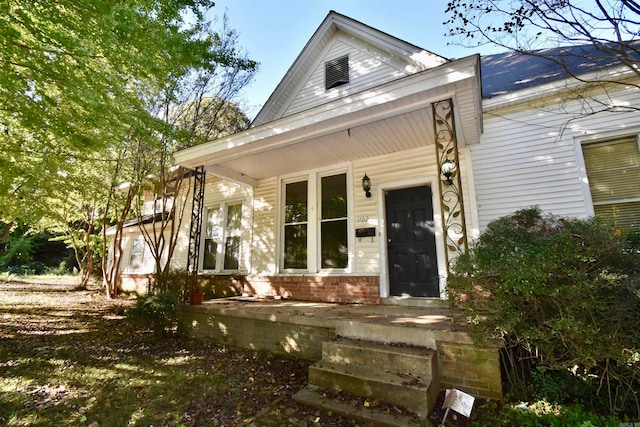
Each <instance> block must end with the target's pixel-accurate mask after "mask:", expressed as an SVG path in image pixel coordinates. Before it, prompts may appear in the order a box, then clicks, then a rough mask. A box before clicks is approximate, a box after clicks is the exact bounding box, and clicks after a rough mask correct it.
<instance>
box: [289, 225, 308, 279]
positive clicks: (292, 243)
mask: <svg viewBox="0 0 640 427" xmlns="http://www.w3.org/2000/svg"><path fill="white" fill-rule="evenodd" d="M284 268H299V269H305V268H307V226H306V224H303V225H286V226H285V227H284Z"/></svg>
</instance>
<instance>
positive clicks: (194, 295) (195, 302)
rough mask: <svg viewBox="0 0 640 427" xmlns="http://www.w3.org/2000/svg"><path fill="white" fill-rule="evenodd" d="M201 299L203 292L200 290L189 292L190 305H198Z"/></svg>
mask: <svg viewBox="0 0 640 427" xmlns="http://www.w3.org/2000/svg"><path fill="white" fill-rule="evenodd" d="M203 299H204V294H203V293H202V292H194V293H192V294H191V305H200V304H202V300H203Z"/></svg>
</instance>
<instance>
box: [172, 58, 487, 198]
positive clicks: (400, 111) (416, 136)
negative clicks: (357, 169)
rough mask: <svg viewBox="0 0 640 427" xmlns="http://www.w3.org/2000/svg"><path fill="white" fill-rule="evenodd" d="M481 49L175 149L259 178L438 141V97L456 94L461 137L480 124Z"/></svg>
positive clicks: (246, 179) (218, 170) (220, 169)
mask: <svg viewBox="0 0 640 427" xmlns="http://www.w3.org/2000/svg"><path fill="white" fill-rule="evenodd" d="M477 59H478V58H477V57H475V56H474V57H469V58H464V59H462V60H458V61H454V62H452V63H449V64H445V65H443V66H440V67H437V68H435V69H432V70H428V71H425V72H422V73H418V74H417V75H414V76H410V77H407V78H403V79H400V80H397V81H393V82H390V83H388V84H385V85H382V86H379V87H378V88H375V89H374V90H369V91H365V92H361V93H358V94H354V95H352V96H350V97H348V98H343V99H339V100H336V101H333V102H330V103H328V104H324V105H322V106H319V107H316V108H314V109H312V110H308V111H305V112H302V113H298V114H296V115H293V116H290V117H285V118H282V119H280V120H276V121H274V122H270V123H267V124H265V125H262V126H258V127H255V128H251V129H249V130H247V131H244V132H241V133H240V134H237V135H233V136H231V137H228V138H225V139H221V140H217V141H213V142H211V143H207V144H203V145H199V146H195V147H191V148H188V149H186V150H182V151H179V152H177V153H175V159H176V163H177V164H180V165H183V166H186V167H191V168H195V167H198V166H204V167H205V170H206V171H207V172H208V173H211V174H213V175H217V176H220V177H223V178H226V179H230V180H232V181H237V182H243V183H246V184H249V185H253V186H255V185H257V182H258V180H260V179H263V178H268V177H271V176H277V175H283V174H289V173H294V172H297V171H303V170H308V169H314V168H320V167H324V166H328V165H332V164H339V163H344V162H348V161H351V160H356V159H362V158H366V157H372V156H377V155H383V154H387V153H393V152H397V151H402V150H408V149H412V148H417V147H422V146H426V145H431V144H434V126H433V113H432V107H431V104H432V103H433V102H437V101H440V100H444V99H447V98H452V99H453V100H454V114H455V118H456V128H457V129H458V131H457V134H458V143H459V145H460V146H462V145H464V144H465V143H473V142H476V141H478V140H479V135H480V131H481V126H482V123H481V114H479V111H480V102H481V98H480V91H479V74H478V72H477V68H478V61H477Z"/></svg>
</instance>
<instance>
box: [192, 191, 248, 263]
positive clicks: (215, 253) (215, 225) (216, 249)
mask: <svg viewBox="0 0 640 427" xmlns="http://www.w3.org/2000/svg"><path fill="white" fill-rule="evenodd" d="M205 221H206V223H205V227H204V236H203V239H202V240H203V247H202V259H201V266H202V270H204V271H218V272H219V271H237V270H239V269H240V253H241V244H240V243H241V238H242V203H232V204H227V203H223V204H221V205H220V206H215V207H210V208H207V210H206V213H205Z"/></svg>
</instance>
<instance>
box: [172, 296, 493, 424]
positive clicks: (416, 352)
mask: <svg viewBox="0 0 640 427" xmlns="http://www.w3.org/2000/svg"><path fill="white" fill-rule="evenodd" d="M410 301H411V300H410V299H406V300H403V299H395V300H394V301H393V302H394V304H381V305H359V304H330V303H319V302H301V301H290V300H278V299H274V298H256V297H234V298H222V299H216V300H208V301H205V302H204V304H202V305H186V306H183V307H182V308H181V313H180V314H181V318H182V320H183V321H184V322H185V323H186V324H187V325H188V327H189V330H190V333H191V334H192V335H193V336H195V337H197V338H200V339H204V340H213V341H215V342H216V343H219V344H223V345H231V346H235V347H241V348H250V349H255V350H265V351H270V352H273V353H279V354H288V355H292V356H296V357H300V358H303V359H307V360H311V361H314V362H316V363H314V364H313V365H312V366H311V368H310V372H309V384H310V386H311V387H313V386H319V387H323V388H329V389H333V390H345V391H348V392H351V393H353V394H356V395H364V396H365V397H371V396H372V397H374V398H376V397H377V398H380V399H381V400H383V401H385V399H386V398H385V397H384V396H382V397H380V396H376V393H382V394H384V393H387V392H388V390H395V391H394V392H393V393H392V395H395V396H396V398H397V396H404V397H402V400H403V402H404V401H405V400H406V402H407V406H409V408H410V409H414V410H417V411H418V412H419V411H424V410H427V411H428V409H426V408H428V406H429V405H433V395H434V393H435V395H437V393H438V392H439V391H440V390H443V389H450V388H456V389H459V390H462V391H465V392H467V393H470V394H472V395H474V396H476V397H483V398H491V399H501V398H502V383H501V376H500V356H499V346H498V345H495V346H479V345H476V344H474V343H473V341H472V340H471V338H470V337H469V335H468V334H467V333H466V332H465V330H464V328H463V327H462V326H461V325H460V323H459V320H460V316H461V314H460V313H459V312H457V311H456V310H453V309H451V308H450V307H449V306H448V303H447V302H445V301H438V300H424V301H422V306H415V305H409V302H410ZM414 302H415V301H414ZM405 303H406V304H405ZM388 376H391V377H389V378H388V379H386V378H387V377H388ZM394 376H396V377H394ZM354 377H357V378H354ZM407 387H409V388H410V389H412V388H413V389H412V390H409V391H407V390H405V389H406V388H407ZM416 387H417V388H416ZM306 392H308V391H305V393H306ZM404 393H414V394H417V396H418V398H417V399H418V400H417V401H416V402H415V403H411V402H413V401H412V399H413V398H412V397H410V396H411V394H408V395H405V394H404ZM420 396H422V397H425V396H429V397H428V399H429V401H428V402H426V401H425V402H422V401H421V400H420V399H422V397H420ZM393 398H394V397H391V398H390V399H393ZM425 398H426V397H425ZM391 403H396V402H393V401H392V402H391ZM400 403H402V402H400Z"/></svg>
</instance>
